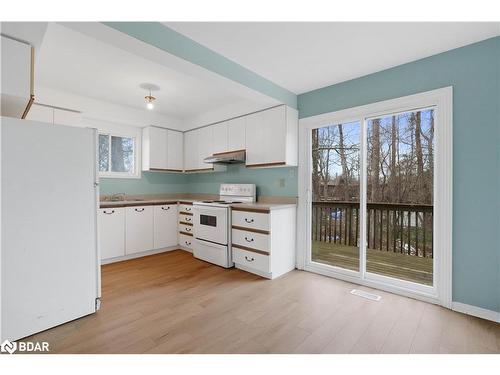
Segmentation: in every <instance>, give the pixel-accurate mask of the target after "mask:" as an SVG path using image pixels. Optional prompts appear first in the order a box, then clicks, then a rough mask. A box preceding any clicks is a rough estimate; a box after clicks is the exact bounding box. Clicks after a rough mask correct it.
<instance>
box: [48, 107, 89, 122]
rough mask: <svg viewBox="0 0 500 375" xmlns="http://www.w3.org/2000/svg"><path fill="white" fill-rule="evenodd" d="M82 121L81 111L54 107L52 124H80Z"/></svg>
mask: <svg viewBox="0 0 500 375" xmlns="http://www.w3.org/2000/svg"><path fill="white" fill-rule="evenodd" d="M81 122H82V114H81V112H75V111H66V110H64V109H57V108H54V124H58V125H69V126H80V125H81Z"/></svg>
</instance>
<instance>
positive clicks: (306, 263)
mask: <svg viewBox="0 0 500 375" xmlns="http://www.w3.org/2000/svg"><path fill="white" fill-rule="evenodd" d="M452 101H453V88H452V87H451V86H449V87H444V88H440V89H437V90H432V91H426V92H422V93H418V94H414V95H409V96H404V97H400V98H396V99H390V100H385V101H381V102H376V103H372V104H367V105H363V106H359V107H354V108H349V109H344V110H340V111H335V112H330V113H325V114H321V115H317V116H312V117H308V118H304V119H301V120H300V122H299V175H298V177H299V178H298V180H299V184H298V185H299V206H298V220H297V225H298V231H297V245H298V246H297V268H298V269H303V270H306V271H311V272H316V273H320V274H323V275H327V276H331V277H335V278H339V279H342V280H346V281H350V282H353V283H356V284H361V285H366V286H369V287H374V288H378V289H382V290H386V291H389V292H393V293H397V294H402V295H405V296H408V297H413V298H417V299H421V300H424V301H427V302H432V303H436V304H439V305H442V306H445V307H448V308H451V299H452V218H453V212H452V208H453V207H452V206H453V200H452V192H453V190H452V177H453V174H452V171H453V149H452V146H453V129H452V125H453V107H452ZM429 107H435V108H436V109H435V127H434V137H435V161H434V163H435V165H434V170H435V173H434V214H433V218H434V226H433V233H434V236H433V240H434V244H433V249H434V250H435V252H434V257H433V259H434V264H433V267H434V285H433V286H432V287H429V286H423V285H420V284H417V283H411V282H408V281H403V280H399V279H395V278H390V277H387V276H381V275H375V274H372V273H366V272H365V268H366V267H365V264H364V259H365V256H364V255H365V252H366V231H365V225H360V229H361V230H360V271H359V272H358V271H351V270H346V269H342V268H339V267H333V266H328V265H324V264H321V263H317V262H313V261H312V260H311V251H310V245H311V204H310V203H311V197H312V193H311V192H312V190H311V170H312V158H311V130H312V129H315V128H319V127H324V126H328V125H332V124H341V123H348V122H353V121H359V122H360V124H361V142H362V143H361V149H362V150H363V152H364V155H362V157H361V165H360V173H361V179H360V185H361V198H360V205H361V209H360V219H361V220H360V222H361V223H364V219H365V217H366V216H365V215H366V165H365V161H366V147H365V146H366V144H365V142H366V138H367V137H366V135H367V130H366V128H367V126H366V119H367V118H373V117H376V116H382V115H385V114H392V113H398V112H407V111H410V110H414V109H422V108H429Z"/></svg>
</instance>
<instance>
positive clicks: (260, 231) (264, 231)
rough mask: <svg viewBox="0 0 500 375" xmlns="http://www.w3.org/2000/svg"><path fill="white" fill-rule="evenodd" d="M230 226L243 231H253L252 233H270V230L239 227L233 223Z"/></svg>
mask: <svg viewBox="0 0 500 375" xmlns="http://www.w3.org/2000/svg"><path fill="white" fill-rule="evenodd" d="M231 228H233V229H238V230H244V231H247V232H253V233H260V234H271V232H269V231H268V230H262V229H254V228H247V227H239V226H237V225H233V226H232V227H231Z"/></svg>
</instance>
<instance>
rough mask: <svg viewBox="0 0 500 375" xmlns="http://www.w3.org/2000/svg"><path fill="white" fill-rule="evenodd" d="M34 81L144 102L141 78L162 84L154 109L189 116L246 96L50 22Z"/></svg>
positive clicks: (114, 100)
mask: <svg viewBox="0 0 500 375" xmlns="http://www.w3.org/2000/svg"><path fill="white" fill-rule="evenodd" d="M35 77H36V84H37V85H40V86H44V87H50V88H52V89H58V90H62V91H66V92H70V93H74V94H79V95H83V96H87V97H91V98H95V99H101V100H104V101H107V102H111V103H116V104H121V105H126V106H129V107H134V108H141V109H143V108H144V104H145V101H144V96H145V95H148V92H147V91H145V90H143V89H141V88H140V87H139V85H140V84H141V83H144V82H147V83H154V84H155V85H158V86H160V90H159V91H155V92H153V96H155V97H156V98H157V100H156V101H155V111H157V112H160V113H163V114H166V115H169V116H173V117H177V118H181V119H182V118H188V117H192V116H196V115H199V114H200V113H204V112H207V111H211V110H214V109H215V108H220V107H223V106H227V105H230V104H232V103H235V104H237V103H239V101H240V100H241V99H242V98H240V97H238V96H235V95H234V93H231V92H228V91H227V90H224V87H221V86H214V85H213V84H211V83H210V82H205V81H203V80H200V79H198V78H196V77H191V76H189V75H186V74H184V73H183V72H179V71H176V70H173V69H170V68H168V67H166V66H164V65H161V64H158V63H156V62H153V61H151V60H148V59H145V58H142V57H141V56H138V55H136V54H133V53H130V52H128V51H125V50H123V49H120V48H117V47H115V46H113V45H110V44H108V43H104V42H102V41H100V40H97V39H95V38H91V37H89V36H87V35H84V34H82V33H80V32H77V31H75V30H72V29H69V28H66V27H64V26H62V25H59V24H55V23H49V25H48V28H47V31H46V33H45V37H44V40H43V43H42V45H41V48H40V51H39V53H38V57H37V61H36V75H35Z"/></svg>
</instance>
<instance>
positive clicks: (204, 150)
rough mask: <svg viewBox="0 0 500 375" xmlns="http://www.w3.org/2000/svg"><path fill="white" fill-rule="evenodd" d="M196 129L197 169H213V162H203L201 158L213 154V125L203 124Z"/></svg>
mask: <svg viewBox="0 0 500 375" xmlns="http://www.w3.org/2000/svg"><path fill="white" fill-rule="evenodd" d="M196 131H197V132H198V169H213V164H207V163H204V162H203V159H205V158H206V157H209V156H212V154H213V149H214V146H213V140H214V137H213V134H214V133H213V126H205V127H204V128H200V129H197V130H196Z"/></svg>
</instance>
